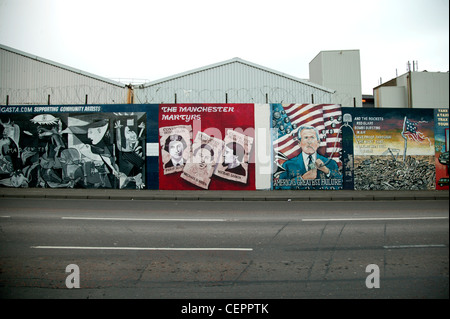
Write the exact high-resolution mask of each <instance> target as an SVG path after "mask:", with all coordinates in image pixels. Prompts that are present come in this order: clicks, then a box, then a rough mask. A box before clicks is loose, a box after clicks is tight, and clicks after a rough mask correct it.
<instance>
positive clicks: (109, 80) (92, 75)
mask: <svg viewBox="0 0 450 319" xmlns="http://www.w3.org/2000/svg"><path fill="white" fill-rule="evenodd" d="M0 49H2V50H5V51H9V52H12V53H14V54H18V55H21V56H24V57H26V58H29V59H32V60H35V61H38V62H41V63H45V64H48V65H51V66H54V67H57V68H60V69H63V70H66V71H69V72H72V73H75V74H79V75H82V76H85V77H88V78H91V79H94V80H98V81H102V82H105V83H108V84H112V85H115V86H119V87H125V84H123V83H121V82H116V81H113V80H111V79H108V78H104V77H101V76H98V75H95V74H92V73H88V72H85V71H82V70H79V69H75V68H72V67H70V66H67V65H64V64H61V63H58V62H55V61H51V60H47V59H44V58H41V57H38V56H36V55H32V54H29V53H26V52H23V51H20V50H17V49H13V48H11V47H8V46H6V45H3V44H0Z"/></svg>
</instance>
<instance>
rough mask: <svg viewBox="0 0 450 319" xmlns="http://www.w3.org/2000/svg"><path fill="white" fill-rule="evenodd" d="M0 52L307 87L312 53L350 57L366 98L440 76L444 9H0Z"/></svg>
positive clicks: (59, 0)
mask: <svg viewBox="0 0 450 319" xmlns="http://www.w3.org/2000/svg"><path fill="white" fill-rule="evenodd" d="M0 44H3V45H6V46H9V47H12V48H15V49H18V50H21V51H25V52H27V53H30V54H33V55H36V56H39V57H42V58H45V59H49V60H53V61H56V62H58V63H62V64H66V65H68V66H71V67H74V68H77V69H81V70H83V71H86V72H89V73H93V74H96V75H99V76H103V77H107V78H135V79H147V80H151V81H153V80H158V79H160V78H163V77H166V76H170V75H173V74H177V73H181V72H184V71H189V70H191V69H195V68H199V67H202V66H205V65H209V64H213V63H217V62H221V61H225V60H228V59H231V58H234V57H239V58H241V59H244V60H247V61H250V62H253V63H256V64H260V65H262V66H265V67H268V68H271V69H275V70H277V71H280V72H284V73H287V74H289V75H292V76H295V77H298V78H302V79H308V78H309V62H311V60H312V59H314V57H315V56H316V55H317V54H318V53H319V52H320V51H326V50H353V49H359V50H360V55H361V76H362V91H363V92H362V93H363V94H372V89H373V87H375V86H377V85H379V84H380V83H379V82H380V78H381V79H382V81H383V82H386V81H388V80H390V79H392V78H394V77H396V72H398V75H401V74H403V73H405V72H406V65H407V62H408V61H418V68H419V71H423V70H428V71H441V72H447V71H448V70H449V1H448V0H370V1H369V0H339V1H337V0H310V1H304V0H292V1H291V0H275V1H266V0H256V1H253V0H227V1H216V0H164V1H161V0H158V1H154V0H146V1H140V0H126V1H116V0H0ZM0 72H1V70H0ZM299 102H301V101H299Z"/></svg>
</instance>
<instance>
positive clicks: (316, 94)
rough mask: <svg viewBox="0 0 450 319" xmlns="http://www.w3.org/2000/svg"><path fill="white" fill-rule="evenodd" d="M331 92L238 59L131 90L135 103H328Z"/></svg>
mask: <svg viewBox="0 0 450 319" xmlns="http://www.w3.org/2000/svg"><path fill="white" fill-rule="evenodd" d="M333 93H334V90H332V89H329V88H326V87H323V86H321V85H318V84H315V83H311V82H309V81H307V80H302V79H299V78H296V77H293V76H291V75H288V74H285V73H281V72H278V71H275V70H272V69H269V68H266V67H263V66H260V65H257V64H255V63H251V62H249V61H245V60H242V59H240V58H234V59H231V60H227V61H223V62H219V63H216V64H212V65H207V66H204V67H201V68H198V69H195V70H191V71H187V72H183V73H180V74H176V75H173V76H170V77H167V78H164V79H160V80H157V81H153V82H150V83H146V84H143V85H140V86H138V87H137V88H135V91H134V98H135V103H332V100H333V98H332V97H333Z"/></svg>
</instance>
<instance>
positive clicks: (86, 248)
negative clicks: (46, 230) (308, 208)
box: [30, 246, 253, 251]
mask: <svg viewBox="0 0 450 319" xmlns="http://www.w3.org/2000/svg"><path fill="white" fill-rule="evenodd" d="M30 248H33V249H80V250H165V251H252V250H253V248H217V247H215V248H213V247H211V248H201V247H184V248H174V247H89V246H88V247H86V246H31V247H30Z"/></svg>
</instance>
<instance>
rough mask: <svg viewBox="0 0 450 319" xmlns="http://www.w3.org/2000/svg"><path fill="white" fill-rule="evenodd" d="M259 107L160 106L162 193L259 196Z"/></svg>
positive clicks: (217, 105)
mask: <svg viewBox="0 0 450 319" xmlns="http://www.w3.org/2000/svg"><path fill="white" fill-rule="evenodd" d="M254 137H255V132H254V104H161V105H160V109H159V189H162V190H255V159H254V147H253V146H254Z"/></svg>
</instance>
